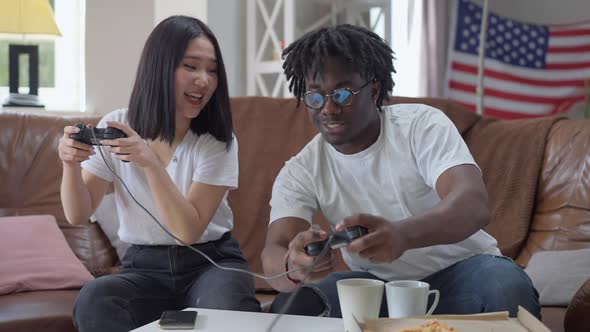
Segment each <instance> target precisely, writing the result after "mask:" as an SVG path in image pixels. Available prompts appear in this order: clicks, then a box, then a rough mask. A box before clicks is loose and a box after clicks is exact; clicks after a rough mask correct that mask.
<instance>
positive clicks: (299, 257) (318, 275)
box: [287, 225, 333, 282]
mask: <svg viewBox="0 0 590 332" xmlns="http://www.w3.org/2000/svg"><path fill="white" fill-rule="evenodd" d="M327 238H328V233H327V232H325V231H323V230H321V229H319V227H317V225H312V227H310V228H309V229H308V230H306V231H304V232H300V233H298V234H297V235H296V236H295V238H293V240H292V241H291V242H290V243H289V250H288V251H287V259H288V264H289V271H293V270H297V271H294V272H293V273H289V277H290V278H291V279H294V280H300V281H304V280H303V279H304V278H305V275H306V273H307V270H308V269H309V267H311V266H312V264H313V262H314V261H315V259H316V257H313V256H309V255H307V253H306V252H305V246H306V245H308V244H310V243H313V242H319V241H323V240H325V239H327ZM332 262H333V256H332V249H330V248H328V249H327V252H326V254H325V255H324V256H323V257H322V258H321V259H320V261H319V262H318V263H317V264H316V265H315V267H314V268H313V270H312V271H311V273H310V275H309V276H308V277H307V279H305V281H306V282H309V281H317V280H321V279H323V278H324V277H325V276H327V275H328V274H330V273H332V272H333V267H332Z"/></svg>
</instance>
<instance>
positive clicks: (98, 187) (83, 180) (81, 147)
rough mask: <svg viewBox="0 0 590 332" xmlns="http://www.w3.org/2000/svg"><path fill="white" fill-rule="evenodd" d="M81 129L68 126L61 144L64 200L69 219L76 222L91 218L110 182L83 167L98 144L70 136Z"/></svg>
mask: <svg viewBox="0 0 590 332" xmlns="http://www.w3.org/2000/svg"><path fill="white" fill-rule="evenodd" d="M79 131H80V129H79V128H77V127H74V126H66V127H65V128H64V135H63V137H62V138H61V139H60V141H59V146H58V151H59V157H60V159H61V160H62V164H63V172H62V180H61V191H60V195H61V201H62V205H63V209H64V213H65V215H66V219H67V220H68V222H70V224H72V225H78V224H82V223H84V222H87V221H88V218H89V217H90V215H91V214H92V213H93V212H94V210H96V208H97V207H98V204H99V203H100V201H101V200H102V197H103V196H104V194H105V192H106V190H107V188H108V186H109V182H107V181H105V180H103V179H101V178H99V177H97V176H95V175H93V174H91V173H89V172H86V171H83V170H82V167H81V166H80V163H81V162H82V161H84V160H87V159H88V158H89V157H90V156H91V155H93V154H94V147H92V146H90V145H88V144H84V143H81V142H78V141H76V140H74V139H72V138H70V135H71V134H73V133H77V132H79Z"/></svg>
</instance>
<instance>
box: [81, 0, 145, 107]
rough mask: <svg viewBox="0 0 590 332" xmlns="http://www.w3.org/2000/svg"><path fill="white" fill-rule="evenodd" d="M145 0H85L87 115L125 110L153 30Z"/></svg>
mask: <svg viewBox="0 0 590 332" xmlns="http://www.w3.org/2000/svg"><path fill="white" fill-rule="evenodd" d="M153 19H154V7H153V6H152V5H151V1H146V0H124V1H121V0H87V1H86V101H87V103H86V104H87V109H88V111H90V112H97V113H101V114H104V113H108V112H110V111H112V110H113V109H115V108H120V107H127V105H128V103H129V95H130V94H131V89H132V87H133V81H134V79H135V71H136V69H137V63H138V60H139V56H140V54H141V50H142V48H143V44H144V42H145V40H146V39H147V36H148V35H149V33H150V31H151V30H152V28H153V22H154V21H153Z"/></svg>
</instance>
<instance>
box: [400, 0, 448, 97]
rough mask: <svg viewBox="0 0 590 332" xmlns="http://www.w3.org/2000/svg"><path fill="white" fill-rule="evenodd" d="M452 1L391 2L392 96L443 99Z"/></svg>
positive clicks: (414, 0)
mask: <svg viewBox="0 0 590 332" xmlns="http://www.w3.org/2000/svg"><path fill="white" fill-rule="evenodd" d="M453 2H454V0H392V20H393V24H392V26H393V28H392V29H393V31H392V48H393V50H394V52H395V53H396V61H395V62H394V64H395V68H396V70H397V73H396V74H394V76H393V78H394V80H395V83H396V86H395V87H394V89H393V94H394V95H396V96H408V97H423V96H427V97H443V96H444V93H445V74H446V69H447V58H448V56H447V55H448V45H449V31H450V26H449V25H450V22H451V17H450V13H451V5H452V3H453Z"/></svg>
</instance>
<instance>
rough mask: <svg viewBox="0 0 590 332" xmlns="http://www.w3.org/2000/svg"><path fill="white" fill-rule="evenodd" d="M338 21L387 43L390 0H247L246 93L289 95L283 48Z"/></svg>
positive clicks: (276, 95) (389, 32) (389, 23)
mask: <svg viewBox="0 0 590 332" xmlns="http://www.w3.org/2000/svg"><path fill="white" fill-rule="evenodd" d="M342 23H350V24H354V25H360V26H364V27H366V28H369V29H371V30H373V31H375V32H377V33H378V34H380V35H381V36H382V37H383V38H385V40H387V41H388V42H389V43H390V44H391V0H298V1H295V0H248V4H247V32H246V35H247V40H246V44H247V45H246V48H247V52H246V54H247V57H248V60H247V72H246V75H247V79H246V85H247V94H248V95H257V96H272V97H289V96H290V93H289V90H288V87H287V84H286V81H285V77H284V75H283V68H282V63H283V61H282V60H281V59H280V54H281V52H282V50H283V48H284V47H285V46H286V45H289V44H290V43H291V42H293V41H294V40H295V39H296V38H298V37H300V36H302V35H303V34H304V33H306V32H308V31H311V30H314V29H316V28H320V27H323V26H330V25H336V24H342ZM378 30H381V31H378Z"/></svg>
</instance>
